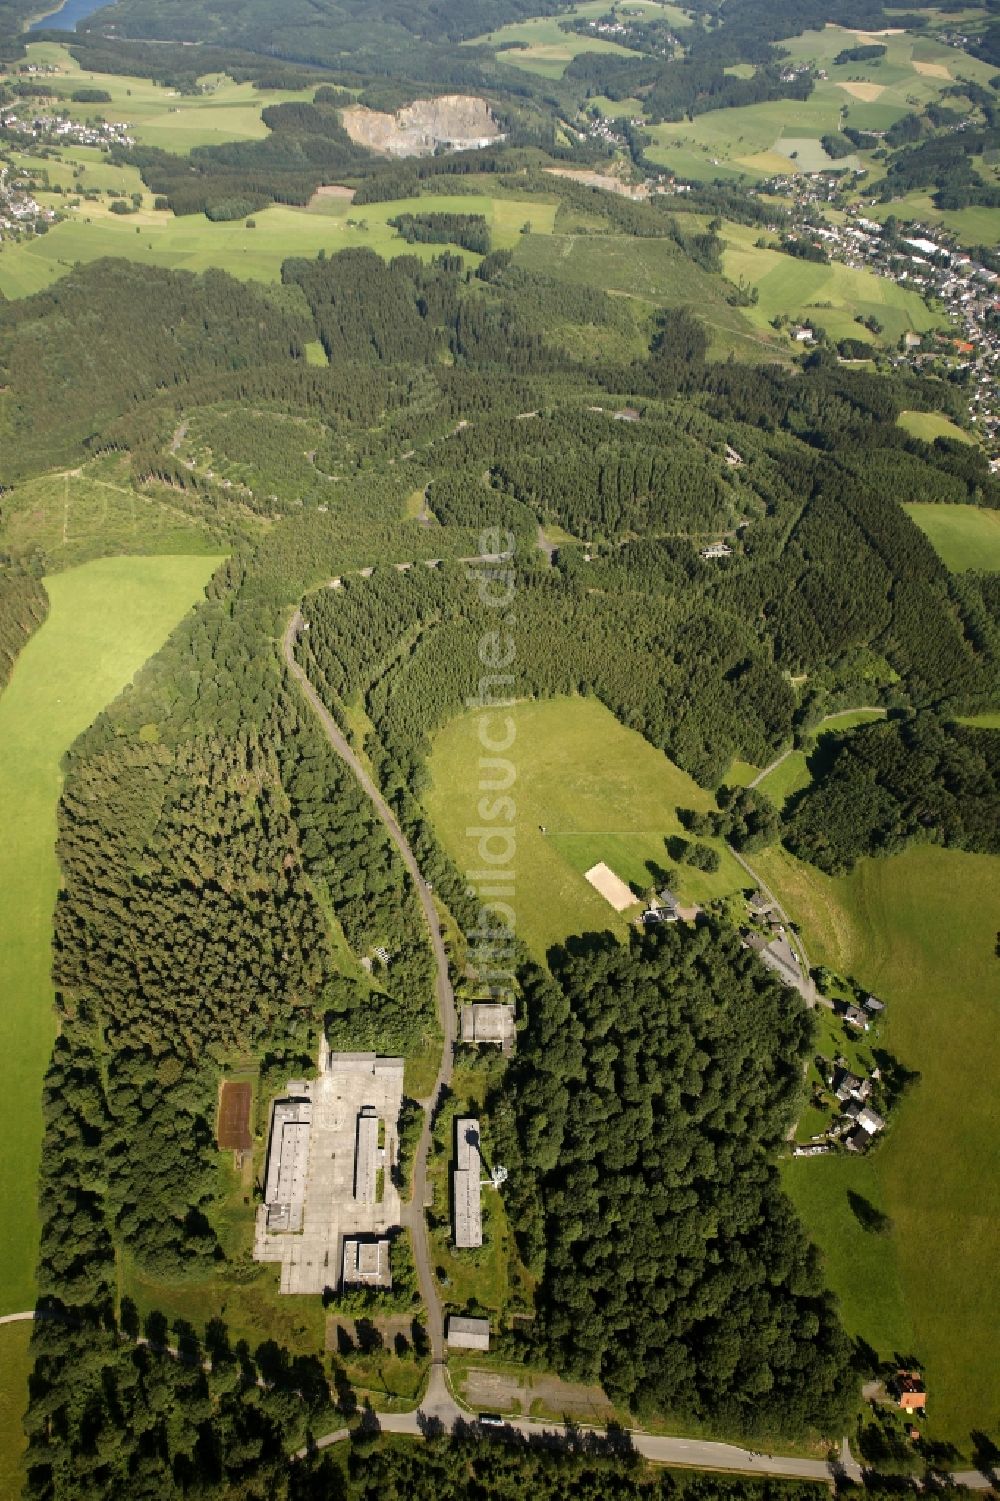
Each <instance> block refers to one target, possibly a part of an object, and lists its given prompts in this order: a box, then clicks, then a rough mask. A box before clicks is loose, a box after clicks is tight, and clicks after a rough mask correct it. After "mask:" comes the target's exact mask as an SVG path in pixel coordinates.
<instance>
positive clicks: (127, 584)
mask: <svg viewBox="0 0 1000 1501" xmlns="http://www.w3.org/2000/svg"><path fill="white" fill-rule="evenodd" d="M219 561H220V560H219V559H218V558H217V557H215V558H207V557H158V558H147V557H141V558H102V559H100V560H99V561H97V562H92V563H88V564H86V565H84V566H83V567H80V568H74V569H70V570H68V571H66V572H64V573H58V574H55V575H53V576H51V577H49V578H47V579H46V584H45V587H46V589H47V590H48V594H49V599H50V603H51V608H50V612H49V616H48V618H47V620H46V621H45V623H44V624H43V625H42V626H41V628H40V629H39V631H38V632H37V633H36V635H35V636H33V637H32V639H31V640H30V641H29V642H28V644H27V645H26V646H25V648H24V650H23V651H22V653H21V655H20V657H19V658H18V661H17V663H16V665H15V668H14V673H13V676H12V677H11V680H10V683H9V684H8V686H7V688H6V689H5V691H4V693H3V695H2V696H0V804H2V806H3V807H4V809H5V810H6V825H5V831H4V840H3V843H2V846H0V879H2V882H3V886H4V890H5V891H6V892H7V894H8V896H7V900H6V901H5V903H4V905H3V908H2V909H0V992H2V994H3V995H4V996H5V997H7V1004H6V1005H5V1006H4V1008H3V1011H2V1015H0V1080H2V1088H0V1101H2V1135H3V1140H4V1143H5V1150H4V1152H3V1154H2V1157H0V1212H2V1215H3V1219H4V1223H5V1224H6V1225H7V1227H8V1230H9V1232H10V1233H9V1235H8V1239H7V1247H8V1249H7V1252H6V1254H5V1257H4V1261H3V1265H2V1267H0V1313H8V1312H16V1311H19V1310H21V1309H24V1308H30V1307H31V1306H32V1305H33V1302H34V1273H35V1256H36V1251H37V1243H38V1227H37V1223H36V1220H35V1216H34V1214H33V1213H32V1206H33V1205H34V1198H35V1181H36V1179H37V1175H38V1162H39V1153H40V1150H41V1137H42V1113H41V1081H42V1076H43V1074H44V1072H45V1067H46V1063H47V1060H48V1056H49V1051H50V1048H51V1046H52V1039H53V1036H54V1030H55V1029H54V1016H53V1011H52V1003H53V994H52V981H51V975H50V968H51V943H52V911H53V907H54V905H55V900H56V893H57V891H58V887H59V868H58V865H57V863H56V856H55V838H56V804H57V802H58V798H59V790H60V786H61V783H62V774H61V770H60V763H61V760H62V756H63V754H64V753H65V751H66V750H67V749H68V748H69V746H71V745H72V743H73V741H74V740H75V739H76V737H77V736H78V735H79V734H80V733H81V731H83V730H84V729H85V728H86V727H87V725H88V724H90V722H91V721H92V720H93V719H94V717H95V716H96V715H97V714H98V713H99V712H100V710H101V709H102V708H103V707H104V705H105V704H107V703H108V702H109V701H110V700H111V699H112V698H114V697H116V695H117V694H118V693H120V692H121V690H122V688H124V686H125V685H126V683H128V682H129V680H130V679H131V678H132V677H133V676H134V674H135V673H136V672H137V671H138V669H139V668H140V667H141V666H142V664H143V662H145V661H146V660H147V658H148V657H150V656H151V655H152V654H153V653H154V652H155V651H156V650H157V649H158V648H159V647H160V646H161V645H162V643H163V642H164V640H165V639H166V638H167V636H168V635H169V634H170V632H171V631H172V630H173V628H174V626H175V625H176V624H177V622H178V621H179V620H180V619H181V617H182V615H183V614H184V613H185V611H186V610H187V609H188V608H189V607H190V606H191V605H192V604H193V603H194V601H195V600H196V599H197V598H198V597H199V595H200V594H201V591H202V589H203V588H204V585H205V584H206V583H207V581H208V579H209V578H210V577H211V574H212V573H213V571H214V569H215V567H216V566H217V564H218V562H219Z"/></svg>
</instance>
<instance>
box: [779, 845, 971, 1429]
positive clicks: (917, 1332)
mask: <svg viewBox="0 0 1000 1501" xmlns="http://www.w3.org/2000/svg"><path fill="white" fill-rule="evenodd" d="M754 864H755V866H756V867H757V868H758V869H759V870H760V871H761V874H762V875H763V877H764V879H765V880H766V881H767V882H768V884H769V885H770V886H771V887H772V889H773V890H774V891H775V892H776V893H777V895H778V896H779V898H780V900H781V902H782V904H783V905H785V907H786V908H787V910H788V911H789V912H790V913H791V915H792V916H793V917H794V918H795V919H796V921H797V922H798V923H799V924H800V925H801V928H802V934H803V939H804V941H805V944H806V947H807V949H808V951H809V955H810V958H811V960H812V961H813V962H814V963H821V964H825V965H828V966H829V967H830V968H832V969H834V970H836V971H837V972H838V973H840V974H845V975H854V976H855V977H856V978H857V979H858V980H860V981H861V983H862V984H864V985H865V986H867V987H869V988H870V989H871V990H872V991H874V992H875V993H876V994H877V995H879V996H880V997H881V998H882V999H883V1000H884V1001H885V1002H886V1003H887V1011H886V1013H885V1020H884V1025H883V1028H882V1032H883V1036H882V1037H880V1039H879V1043H880V1045H882V1046H884V1047H886V1048H887V1049H888V1050H889V1051H890V1052H891V1053H892V1054H893V1055H895V1056H896V1057H897V1058H899V1059H900V1060H901V1061H902V1062H903V1063H904V1064H905V1065H906V1067H907V1068H909V1069H915V1070H917V1071H918V1072H919V1074H920V1079H919V1081H918V1082H917V1083H916V1084H915V1085H914V1086H913V1087H912V1088H911V1090H910V1091H909V1092H908V1093H907V1094H906V1096H905V1097H904V1099H903V1100H902V1102H901V1103H900V1105H899V1106H898V1108H897V1111H896V1112H895V1114H894V1116H893V1118H892V1120H891V1122H890V1126H889V1130H888V1132H887V1133H886V1138H885V1140H884V1141H883V1142H882V1143H881V1144H880V1145H879V1147H878V1148H877V1150H876V1151H875V1152H873V1153H872V1154H871V1155H870V1156H867V1157H865V1158H864V1159H862V1160H859V1161H857V1162H856V1163H855V1162H853V1161H852V1162H847V1161H842V1160H841V1159H839V1158H833V1159H823V1158H820V1159H806V1160H801V1159H800V1160H798V1161H795V1162H792V1163H790V1164H789V1165H788V1168H787V1170H786V1179H785V1181H786V1184H787V1186H788V1188H789V1191H790V1192H791V1194H792V1196H793V1198H794V1200H795V1202H796V1204H797V1206H798V1209H799V1212H800V1214H801V1215H802V1217H803V1219H804V1220H805V1223H806V1225H807V1226H808V1228H809V1231H810V1233H811V1234H812V1235H813V1236H814V1238H815V1239H816V1241H817V1243H818V1244H819V1245H820V1247H821V1248H822V1250H823V1252H824V1256H825V1260H826V1271H827V1276H828V1279H829V1282H830V1285H831V1286H832V1288H833V1289H834V1291H835V1292H837V1294H838V1295H839V1297H840V1299H841V1303H842V1306H843V1309H844V1316H845V1318H846V1320H847V1323H848V1327H849V1328H851V1329H852V1330H853V1331H854V1332H856V1333H859V1334H861V1335H862V1336H864V1338H866V1339H867V1340H868V1341H869V1342H870V1343H872V1344H873V1345H874V1346H876V1347H877V1348H878V1349H879V1351H880V1353H882V1354H883V1355H886V1356H891V1355H892V1354H893V1352H894V1351H895V1350H897V1349H899V1350H900V1352H901V1353H908V1352H912V1353H913V1354H915V1355H916V1356H917V1357H918V1358H919V1359H920V1360H921V1361H922V1362H923V1363H924V1365H925V1367H926V1375H927V1383H928V1390H929V1392H930V1394H931V1400H930V1403H929V1408H928V1431H929V1433H930V1436H931V1437H933V1438H941V1439H947V1440H949V1441H951V1442H953V1443H955V1444H956V1445H958V1446H959V1447H960V1448H962V1449H963V1450H964V1452H965V1453H966V1454H968V1452H969V1448H970V1445H969V1435H970V1433H971V1432H972V1430H973V1429H977V1428H979V1429H983V1430H986V1431H989V1429H990V1427H991V1425H992V1424H994V1423H995V1421H996V1382H995V1366H996V1360H995V1356H996V1352H995V1349H994V1348H993V1340H992V1332H991V1329H990V1322H989V1320H988V1319H986V1318H984V1317H983V1310H984V1309H985V1308H990V1307H993V1306H995V1302H996V1267H997V1265H998V1264H1000V1238H998V1230H997V1223H996V1218H995V1216H994V1215H993V1214H992V1212H991V1208H992V1205H994V1204H995V1203H996V1201H997V1196H998V1194H1000V1100H998V1097H997V1093H996V1091H995V1090H994V1089H992V1088H991V1087H990V1085H989V1082H988V1081H990V1080H991V1079H993V1078H994V1077H995V1075H996V1071H997V1068H998V1066H1000V1043H998V1037H1000V1029H998V1026H997V983H996V981H997V960H996V955H995V945H996V931H997V926H998V913H997V910H996V904H995V903H993V904H991V903H989V902H988V901H984V900H983V893H984V892H987V891H995V890H996V889H997V883H998V881H1000V860H998V859H996V858H995V857H992V856H985V855H970V854H966V853H964V852H962V851H958V850H944V849H940V848H937V847H933V846H922V847H917V848H913V849H910V850H908V851H907V852H906V853H905V854H903V855H898V856H895V857H894V858H892V859H891V860H863V861H861V862H860V863H859V865H858V866H857V868H856V869H855V870H854V872H853V873H852V874H851V875H849V876H846V877H842V878H840V879H836V880H835V879H831V878H829V877H827V876H823V875H821V874H820V873H819V872H817V871H816V870H814V869H813V868H812V867H810V866H806V865H803V864H801V863H800V862H798V861H796V860H794V859H793V858H792V857H791V856H790V855H788V854H786V853H784V852H782V851H780V850H772V851H768V852H766V853H764V854H761V855H756V856H755V857H754ZM849 1189H850V1190H853V1191H854V1192H855V1193H858V1194H860V1195H861V1196H862V1197H863V1198H865V1199H867V1200H868V1201H869V1202H870V1203H872V1204H874V1205H876V1207H878V1208H880V1209H882V1211H883V1212H884V1213H886V1214H888V1215H889V1217H890V1220H891V1222H892V1227H891V1229H890V1230H889V1232H888V1233H887V1234H874V1233H872V1232H870V1231H868V1232H864V1231H861V1228H860V1226H859V1225H858V1224H857V1221H856V1217H855V1216H854V1215H853V1212H852V1211H851V1210H850V1205H849V1202H848V1201H847V1198H846V1195H847V1191H848V1190H849ZM861 1237H863V1238H861Z"/></svg>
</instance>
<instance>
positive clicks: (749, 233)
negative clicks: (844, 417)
mask: <svg viewBox="0 0 1000 1501" xmlns="http://www.w3.org/2000/svg"><path fill="white" fill-rule="evenodd" d="M721 232H722V237H723V240H724V241H725V246H726V248H725V251H724V253H723V269H724V270H725V273H726V275H727V276H728V277H729V279H730V281H735V282H739V280H740V279H741V278H742V279H743V280H744V281H745V282H748V283H749V284H750V285H751V286H753V287H756V288H757V290H758V293H759V301H758V302H757V305H756V307H750V308H743V309H741V311H742V312H743V313H744V315H745V316H746V318H747V319H748V320H749V321H750V322H751V323H753V324H755V325H756V326H757V327H758V328H761V329H763V328H767V327H768V325H769V324H770V321H771V319H772V318H774V317H776V316H777V315H778V314H779V313H781V314H784V315H785V316H786V317H788V318H790V319H792V320H793V321H801V322H804V323H808V324H810V325H812V324H815V325H818V326H819V327H820V328H822V329H825V331H826V333H827V334H828V335H829V336H830V337H831V338H833V339H844V338H853V339H861V340H865V341H866V342H868V343H875V342H879V341H880V342H883V343H885V344H888V345H895V344H896V343H897V342H898V340H899V338H900V337H901V335H902V334H904V333H907V332H908V331H909V330H911V329H913V330H915V331H916V332H918V333H924V332H926V331H927V330H928V329H931V328H936V327H938V326H943V325H942V320H941V319H940V318H939V317H938V316H937V315H935V314H934V313H932V312H931V311H930V309H929V308H928V307H927V305H926V303H925V302H924V300H923V298H922V297H920V296H919V295H918V294H917V293H916V292H911V291H909V290H907V288H905V287H901V286H898V285H897V283H896V282H894V281H890V280H889V279H888V277H885V276H876V275H875V273H874V272H873V271H863V270H855V269H854V267H852V266H844V265H841V264H840V263H839V262H836V261H831V262H830V263H829V264H826V265H824V264H823V263H822V262H816V261H804V260H797V259H796V258H795V257H793V256H789V255H785V254H784V252H783V251H780V250H765V249H761V248H759V247H758V246H757V245H756V244H755V243H754V241H755V240H757V239H759V238H760V231H759V230H756V229H752V228H750V227H748V226H746V225H742V224H731V223H729V222H728V221H727V222H726V223H725V224H723V227H722V231H721ZM868 316H872V317H874V318H876V319H877V320H878V322H879V323H880V324H881V325H882V330H883V331H882V333H881V334H880V335H875V334H872V333H871V332H870V331H869V330H868V329H867V328H865V327H863V325H862V324H860V323H857V322H855V319H856V317H868Z"/></svg>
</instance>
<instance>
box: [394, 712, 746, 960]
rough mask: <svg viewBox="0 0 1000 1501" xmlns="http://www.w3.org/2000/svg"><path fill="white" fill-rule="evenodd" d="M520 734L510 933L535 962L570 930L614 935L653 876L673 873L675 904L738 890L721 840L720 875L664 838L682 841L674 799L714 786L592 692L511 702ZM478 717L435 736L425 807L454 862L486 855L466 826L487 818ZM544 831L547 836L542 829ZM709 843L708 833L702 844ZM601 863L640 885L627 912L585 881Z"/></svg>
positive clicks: (691, 804)
mask: <svg viewBox="0 0 1000 1501" xmlns="http://www.w3.org/2000/svg"><path fill="white" fill-rule="evenodd" d="M509 712H510V714H511V717H512V719H513V723H514V727H515V731H516V738H515V740H514V743H513V747H512V749H511V750H510V751H509V752H508V755H509V759H510V760H511V761H512V762H513V764H514V766H515V768H516V771H517V780H516V783H515V785H514V787H513V789H512V792H511V796H512V797H513V798H514V801H515V804H516V818H515V821H514V825H513V832H514V835H515V838H516V844H517V852H516V862H515V863H516V871H517V878H516V896H515V899H514V901H513V904H512V905H513V906H514V908H515V911H516V914H517V931H518V933H519V934H520V936H521V937H522V938H523V939H524V940H525V942H526V943H527V944H528V945H529V946H530V948H531V949H532V950H533V952H534V953H535V954H536V956H537V957H538V958H539V959H544V957H545V954H546V951H547V950H548V949H549V948H550V947H551V946H552V945H553V944H557V943H560V942H562V941H563V940H564V939H565V938H567V937H568V936H569V935H570V934H573V933H582V932H588V931H589V932H594V931H596V932H603V931H605V930H609V929H610V930H611V931H612V932H614V933H616V934H617V935H618V936H619V937H620V938H624V937H625V935H626V933H627V932H628V926H629V919H630V918H631V917H632V916H635V915H637V914H638V912H639V911H640V906H639V894H641V893H642V892H644V891H647V890H648V889H649V888H650V887H651V886H652V885H653V884H654V883H655V881H656V879H657V873H658V872H659V873H660V875H659V879H660V880H661V881H662V879H663V876H662V872H663V871H665V870H669V871H673V872H675V875H674V878H673V889H674V890H675V891H676V893H677V895H678V897H679V898H680V900H681V901H682V902H704V901H708V900H710V899H711V898H712V897H715V896H723V895H726V894H727V893H729V892H732V891H735V890H738V889H739V888H741V887H742V885H744V884H745V881H746V877H745V876H744V875H743V873H742V871H741V870H740V868H739V867H738V866H737V865H736V863H735V861H733V859H732V857H731V856H730V855H729V854H728V853H727V852H726V851H725V849H724V848H722V846H720V845H718V844H716V847H717V848H719V850H720V853H721V854H722V864H721V866H720V869H719V870H718V872H717V873H715V874H707V873H706V872H704V871H700V870H695V869H694V868H693V867H691V866H689V865H683V864H681V863H679V862H678V860H677V859H676V857H673V856H672V855H671V853H670V851H669V850H668V848H667V841H668V840H671V839H677V838H685V837H687V836H685V835H684V831H683V829H682V828H681V824H680V822H679V820H678V818H677V808H678V806H680V807H684V808H698V809H709V808H712V807H714V805H715V804H714V799H713V797H712V794H711V793H709V792H706V791H705V790H704V789H703V788H701V787H699V786H698V785H697V784H696V783H695V782H693V781H692V780H691V778H690V777H689V776H687V774H686V773H685V772H683V771H681V770H680V768H679V767H677V766H675V765H674V764H673V763H672V762H671V761H669V760H668V759H667V757H666V756H664V755H663V753H662V752H661V751H658V750H656V749H655V747H654V746H652V745H650V744H649V743H648V741H646V740H644V739H643V738H642V736H641V735H638V734H637V733H636V732H635V731H634V730H628V729H626V728H625V727H624V726H623V725H621V724H619V722H618V721H617V720H616V719H615V717H614V715H613V714H612V713H611V712H610V711H609V710H608V709H606V708H605V707H604V706H603V704H601V703H599V702H598V701H597V699H593V698H560V699H547V700H539V701H529V702H523V703H519V704H516V705H514V707H513V708H512V709H511V710H510V711H509ZM478 723H479V721H478V717H477V716H476V715H475V714H465V715H462V716H460V717H459V718H457V719H455V720H453V721H452V722H451V723H450V724H448V725H446V726H445V727H444V729H442V730H441V731H440V732H439V733H438V734H437V735H436V736H435V738H434V741H433V747H432V752H431V756H430V760H429V762H428V771H429V774H430V780H429V785H428V788H427V791H426V792H425V794H424V799H423V800H424V805H425V807H426V809H427V812H428V815H429V817H430V819H431V822H432V823H433V825H434V827H435V829H436V830H437V833H438V837H439V838H440V839H441V842H442V844H443V845H444V847H445V849H446V850H447V851H448V853H449V854H450V855H451V857H452V859H453V860H454V861H455V862H456V864H457V865H458V867H459V869H460V870H474V869H476V868H478V867H479V866H481V864H482V861H481V860H480V859H479V857H478V855H477V852H476V841H475V839H473V838H471V837H469V835H468V833H467V830H468V829H469V828H471V827H475V826H477V825H479V824H480V823H481V822H482V820H481V819H480V818H479V817H478V815H477V812H476V804H477V801H478V799H479V796H480V794H479V788H478V782H479V757H480V755H481V754H482V752H481V750H480V747H479V741H478ZM543 828H544V829H545V831H546V832H545V833H542V829H543ZM707 842H709V843H711V842H712V841H707ZM601 861H604V862H605V863H606V864H607V865H608V866H609V867H610V868H611V869H612V870H613V871H614V872H615V874H616V875H617V876H619V877H620V878H621V879H622V880H623V881H625V882H626V883H627V884H629V885H631V886H632V887H633V889H634V890H635V891H636V892H637V896H636V903H635V905H634V907H633V908H632V909H631V910H630V911H629V912H627V913H624V914H621V915H619V914H616V913H615V912H614V910H613V909H612V907H610V906H609V904H608V902H607V901H605V899H604V898H603V897H602V896H600V895H599V894H598V893H597V891H595V890H594V888H593V887H592V886H590V885H589V884H588V883H587V880H586V878H585V872H586V871H588V870H589V869H590V868H591V867H592V866H594V865H596V864H599V863H600V862H601Z"/></svg>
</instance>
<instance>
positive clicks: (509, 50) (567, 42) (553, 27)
mask: <svg viewBox="0 0 1000 1501" xmlns="http://www.w3.org/2000/svg"><path fill="white" fill-rule="evenodd" d="M635 8H636V9H640V8H641V9H646V10H656V11H657V12H659V11H660V9H661V7H660V6H654V5H650V4H645V3H643V0H638V3H637V4H636V6H635ZM607 9H608V7H607V6H606V5H605V4H604V3H603V0H590V3H588V4H586V5H578V6H577V7H576V9H575V11H574V16H575V17H582V18H584V19H590V18H594V19H596V18H597V17H598V16H600V15H603V14H605V13H606V12H607ZM671 9H673V7H671ZM561 19H564V18H563V17H560V16H541V17H538V18H536V19H534V20H528V21H515V22H513V23H512V24H511V25H509V26H502V27H500V29H499V30H498V31H490V32H487V33H486V34H485V35H484V36H478V37H473V38H472V39H471V41H468V42H466V43H465V44H464V45H465V46H467V47H494V48H495V49H496V57H497V60H498V61H499V62H502V63H506V64H508V66H512V67H515V68H522V69H523V70H524V71H525V72H527V73H537V74H538V75H539V76H540V77H542V78H561V77H562V76H563V74H564V73H565V71H566V64H567V63H569V62H572V60H573V58H574V57H578V56H579V54H580V53H581V52H611V53H617V54H618V56H620V57H634V56H635V53H633V52H630V51H629V49H628V48H627V47H621V46H619V45H618V43H617V42H608V41H605V40H604V38H603V37H599V36H581V35H579V34H578V33H577V32H575V31H563V30H562V28H561V27H560V25H559V22H560V20H561Z"/></svg>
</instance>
